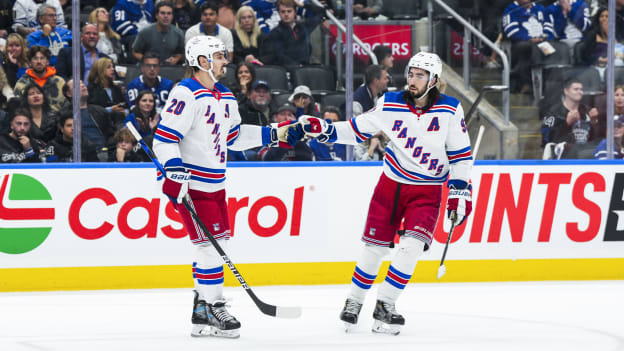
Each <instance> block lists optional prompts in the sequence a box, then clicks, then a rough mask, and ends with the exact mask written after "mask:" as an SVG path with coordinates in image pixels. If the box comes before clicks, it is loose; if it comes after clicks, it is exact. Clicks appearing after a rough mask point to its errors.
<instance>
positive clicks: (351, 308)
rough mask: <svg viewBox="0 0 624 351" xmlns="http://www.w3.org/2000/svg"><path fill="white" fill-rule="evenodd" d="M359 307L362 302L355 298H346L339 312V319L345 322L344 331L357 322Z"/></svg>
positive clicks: (360, 307) (347, 330)
mask: <svg viewBox="0 0 624 351" xmlns="http://www.w3.org/2000/svg"><path fill="white" fill-rule="evenodd" d="M361 309H362V304H361V303H359V302H357V301H356V300H354V299H350V298H348V299H347V301H345V305H344V308H343V309H342V312H340V319H341V320H342V321H343V322H345V331H346V332H349V331H350V330H351V329H352V328H354V327H355V325H356V324H357V321H358V316H359V315H360V310H361Z"/></svg>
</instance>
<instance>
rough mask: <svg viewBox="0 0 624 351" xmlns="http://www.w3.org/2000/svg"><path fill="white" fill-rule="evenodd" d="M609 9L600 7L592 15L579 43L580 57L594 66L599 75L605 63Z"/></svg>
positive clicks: (602, 71) (602, 72) (602, 73)
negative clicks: (583, 38) (584, 34)
mask: <svg viewBox="0 0 624 351" xmlns="http://www.w3.org/2000/svg"><path fill="white" fill-rule="evenodd" d="M608 27H609V11H608V10H607V8H606V7H601V8H600V9H598V12H596V14H595V15H594V17H592V24H591V27H590V28H589V30H588V31H587V35H586V36H585V40H584V41H583V42H582V44H579V45H581V50H580V51H581V58H582V59H583V62H584V63H585V64H587V65H591V66H594V67H596V68H597V69H598V70H599V71H600V72H601V76H602V75H604V70H605V68H606V65H607V35H608V33H609V28H608Z"/></svg>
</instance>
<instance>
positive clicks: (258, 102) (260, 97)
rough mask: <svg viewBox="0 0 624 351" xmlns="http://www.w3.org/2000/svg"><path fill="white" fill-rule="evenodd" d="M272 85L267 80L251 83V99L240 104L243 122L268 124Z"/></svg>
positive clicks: (239, 110) (260, 124)
mask: <svg viewBox="0 0 624 351" xmlns="http://www.w3.org/2000/svg"><path fill="white" fill-rule="evenodd" d="M270 104H271V86H270V85H269V82H267V81H265V80H257V81H255V82H254V83H253V84H252V85H251V91H250V92H249V99H248V100H247V101H245V102H244V103H242V104H241V105H239V107H238V112H239V113H240V115H241V124H252V125H256V126H266V125H268V124H269V118H270V116H271V109H270V107H269V105H270Z"/></svg>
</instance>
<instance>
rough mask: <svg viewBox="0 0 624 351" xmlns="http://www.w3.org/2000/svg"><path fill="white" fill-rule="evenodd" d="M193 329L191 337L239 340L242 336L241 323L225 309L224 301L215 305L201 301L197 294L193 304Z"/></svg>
mask: <svg viewBox="0 0 624 351" xmlns="http://www.w3.org/2000/svg"><path fill="white" fill-rule="evenodd" d="M191 321H192V323H193V329H192V330H191V336H195V337H200V336H218V337H224V338H238V337H239V336H240V326H241V324H240V322H239V321H238V320H236V318H234V316H232V315H231V314H230V313H229V312H228V311H227V309H226V308H225V302H224V301H217V302H215V303H213V304H209V303H206V301H204V300H199V297H198V294H197V292H195V300H194V302H193V317H192V318H191Z"/></svg>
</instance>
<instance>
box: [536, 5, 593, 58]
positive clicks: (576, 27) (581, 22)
mask: <svg viewBox="0 0 624 351" xmlns="http://www.w3.org/2000/svg"><path fill="white" fill-rule="evenodd" d="M546 11H547V12H548V15H549V16H550V21H551V22H552V25H553V32H554V35H555V39H558V40H560V41H562V42H564V43H566V44H568V46H570V48H573V47H574V45H575V44H576V43H578V42H579V41H581V40H583V37H584V35H585V32H586V31H587V30H588V29H589V26H590V25H591V21H590V18H589V8H588V7H587V4H586V3H585V1H583V0H559V1H557V2H555V3H553V4H551V5H550V6H548V8H546Z"/></svg>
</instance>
